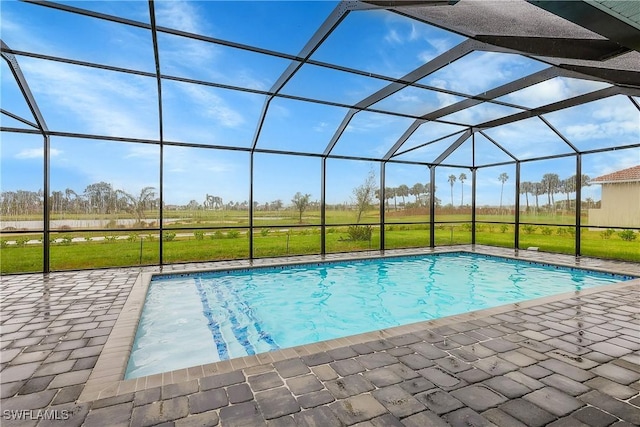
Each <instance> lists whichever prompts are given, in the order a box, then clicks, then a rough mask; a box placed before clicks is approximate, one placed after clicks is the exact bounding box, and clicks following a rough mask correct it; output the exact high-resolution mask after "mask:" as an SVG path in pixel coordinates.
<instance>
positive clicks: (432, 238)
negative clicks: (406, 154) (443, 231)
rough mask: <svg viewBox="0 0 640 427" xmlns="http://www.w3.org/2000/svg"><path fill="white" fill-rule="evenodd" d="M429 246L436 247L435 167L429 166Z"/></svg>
mask: <svg viewBox="0 0 640 427" xmlns="http://www.w3.org/2000/svg"><path fill="white" fill-rule="evenodd" d="M429 246H431V247H432V248H435V247H436V165H431V166H429Z"/></svg>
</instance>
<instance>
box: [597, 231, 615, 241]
mask: <svg viewBox="0 0 640 427" xmlns="http://www.w3.org/2000/svg"><path fill="white" fill-rule="evenodd" d="M615 232H616V231H615V230H613V229H611V228H608V229H606V230H603V231H601V232H600V237H602V238H603V239H605V240H609V239H610V238H611V236H613V234H614V233H615Z"/></svg>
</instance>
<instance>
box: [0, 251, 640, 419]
mask: <svg viewBox="0 0 640 427" xmlns="http://www.w3.org/2000/svg"><path fill="white" fill-rule="evenodd" d="M455 249H465V250H477V251H479V252H482V253H491V254H497V255H506V256H512V257H513V256H514V251H513V250H506V249H498V248H486V247H483V248H480V247H477V248H475V249H473V248H471V247H470V246H464V247H456V248H455ZM415 252H416V251H413V252H412V253H415ZM422 252H423V253H424V252H429V250H424V251H422ZM389 253H392V252H391V251H387V254H389ZM393 253H394V254H397V253H403V251H393ZM515 255H516V256H518V257H520V258H526V259H533V260H539V261H543V262H555V263H562V264H565V265H576V263H578V264H579V265H581V266H584V267H591V268H604V269H610V270H612V271H617V272H621V273H627V274H636V275H637V274H640V267H639V266H638V264H632V263H621V262H610V261H603V260H596V259H585V258H582V259H580V260H579V262H577V261H576V260H575V258H573V257H569V256H560V255H550V254H542V253H537V252H529V251H520V253H518V254H515ZM319 258H320V257H305V258H303V259H305V260H307V259H308V260H313V261H316V260H318V259H319ZM327 258H332V257H327ZM296 260H300V258H297V259H296ZM282 261H283V260H282V259H280V260H275V262H282ZM270 262H274V261H273V260H261V261H256V262H254V265H255V264H268V263H270ZM248 264H249V263H248V262H245V261H234V262H231V263H208V264H199V265H196V264H193V265H188V266H171V267H164V268H163V271H167V270H181V269H185V268H193V267H204V268H211V267H219V266H221V265H222V266H229V265H234V266H238V265H240V266H241V265H248ZM141 271H144V272H153V271H160V269H159V268H157V267H149V268H144V269H134V268H128V269H109V270H93V271H82V272H65V273H53V274H50V275H48V276H43V275H42V274H39V275H38V274H27V275H15V276H4V277H2V286H1V288H0V291H1V298H2V307H1V314H2V318H1V319H0V322H1V345H0V348H1V353H0V382H1V397H2V411H1V412H2V413H1V414H0V415H1V416H2V418H1V424H2V426H14V425H16V426H49V425H54V426H80V425H84V426H149V425H163V426H164V425H166V426H172V425H175V426H215V425H222V426H323V427H324V426H343V425H357V426H360V427H365V426H367V427H368V426H416V427H418V426H419V427H424V426H446V425H452V426H491V425H497V426H509V427H511V426H513V427H515V426H543V425H550V426H556V427H559V426H609V425H614V426H616V427H623V426H633V425H640V314H639V313H640V280H634V281H631V282H624V283H621V284H615V285H610V286H606V287H600V288H594V289H588V290H583V291H579V292H576V293H574V294H571V295H567V294H564V295H562V296H559V297H558V296H557V297H549V298H544V299H540V300H535V301H530V302H526V303H521V304H511V305H509V306H505V307H501V308H499V309H490V310H484V311H480V312H474V313H472V314H470V315H465V316H455V317H453V318H445V319H440V320H436V321H432V322H424V323H420V324H418V325H412V326H411V327H409V328H405V329H402V328H395V329H390V330H385V331H380V332H379V333H378V338H377V339H374V340H370V341H366V342H361V341H362V340H357V339H349V338H347V339H343V340H341V341H339V342H338V344H340V345H337V344H336V342H333V344H332V345H323V344H322V343H321V344H316V345H312V346H304V347H300V348H296V349H295V350H291V351H292V353H283V354H289V355H291V357H282V356H281V357H278V358H275V357H269V356H261V357H260V358H255V359H252V360H253V361H254V363H247V362H246V361H237V360H236V361H233V360H232V361H231V362H226V364H221V365H218V367H215V370H217V373H215V372H214V368H212V367H210V368H211V369H207V367H206V366H205V367H196V368H192V369H185V370H184V372H182V373H181V374H180V375H178V371H176V372H175V373H172V374H169V375H166V374H165V375H162V374H160V375H154V376H150V377H146V378H143V379H138V380H134V381H131V380H130V381H117V382H114V383H111V382H109V383H108V384H115V385H114V386H108V387H104V388H103V389H96V390H98V391H93V389H94V388H95V387H96V386H95V384H100V381H101V378H104V381H105V384H107V382H108V381H107V379H109V381H111V380H112V379H113V378H115V377H118V375H121V374H120V372H121V368H117V366H121V365H123V363H126V360H124V361H123V360H115V361H113V363H114V365H113V366H114V368H113V369H112V372H109V371H110V369H111V368H109V366H107V369H106V370H104V369H102V368H100V369H98V368H95V367H96V363H97V362H98V360H100V361H101V362H103V361H107V362H111V361H112V360H111V358H110V355H111V354H117V355H118V356H117V357H120V356H119V355H120V354H121V353H118V352H115V353H111V348H112V347H113V346H114V345H115V346H116V347H118V348H119V347H126V346H130V344H131V343H130V342H128V343H127V342H124V343H123V344H121V345H120V344H119V342H118V340H119V339H120V338H119V337H114V336H113V334H112V332H113V328H114V325H115V324H116V321H117V320H118V318H119V316H120V315H121V314H123V312H122V311H123V307H125V302H126V301H127V298H128V297H129V294H130V293H131V289H132V287H133V286H134V283H136V280H138V277H139V275H140V273H141ZM110 335H112V336H111V337H110ZM108 340H109V342H110V344H113V345H110V346H107V347H105V343H107V341H108ZM125 341H126V340H125ZM114 343H115V344H114ZM114 357H116V356H114ZM117 357H116V358H117ZM276 359H278V360H276ZM263 362H264V363H263ZM94 368H95V369H94ZM90 378H91V380H90ZM121 379H122V378H116V380H121ZM88 381H89V382H91V383H92V384H93V385H91V386H89V385H87V384H88ZM85 388H90V390H85ZM105 396H108V397H105ZM49 418H58V419H57V420H56V419H49Z"/></svg>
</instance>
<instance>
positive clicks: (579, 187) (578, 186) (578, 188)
mask: <svg viewBox="0 0 640 427" xmlns="http://www.w3.org/2000/svg"><path fill="white" fill-rule="evenodd" d="M581 213H582V155H581V154H580V153H578V154H577V155H576V247H575V252H576V256H580V254H581V253H582V248H581V247H580V240H581V239H580V237H581V232H580V231H581V225H582V215H581Z"/></svg>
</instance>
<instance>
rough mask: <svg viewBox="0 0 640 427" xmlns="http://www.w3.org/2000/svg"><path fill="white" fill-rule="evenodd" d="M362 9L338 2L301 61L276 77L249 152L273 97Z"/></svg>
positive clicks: (356, 5) (254, 143)
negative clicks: (344, 20)
mask: <svg viewBox="0 0 640 427" xmlns="http://www.w3.org/2000/svg"><path fill="white" fill-rule="evenodd" d="M363 7H364V6H363V5H362V4H361V3H359V2H340V3H339V4H338V5H337V6H336V8H335V9H333V11H332V12H331V14H330V15H329V16H328V17H327V19H326V20H325V21H324V22H323V23H322V25H320V28H318V30H317V31H316V32H315V33H314V34H313V36H312V37H311V39H310V40H309V41H308V42H307V44H306V45H305V46H304V47H303V48H302V50H301V51H300V53H299V54H298V57H299V58H302V59H301V60H293V61H291V63H290V64H289V66H288V67H287V69H286V70H284V72H283V73H282V74H281V75H280V77H278V80H276V82H275V83H274V84H273V86H272V87H271V90H270V91H269V92H271V94H272V95H270V96H269V97H268V98H267V99H266V101H265V103H264V106H263V107H262V112H261V113H260V118H259V120H258V126H257V128H256V131H255V134H254V136H253V142H252V143H251V150H255V149H256V147H257V145H258V140H259V139H260V133H261V131H262V126H263V125H264V120H265V118H266V116H267V111H268V110H269V104H271V101H272V100H273V98H274V96H275V95H277V94H278V93H279V92H280V91H281V90H282V88H283V87H284V86H285V85H286V84H287V82H288V81H289V80H291V78H292V77H293V76H294V75H295V74H296V73H297V72H298V70H299V69H300V68H301V67H302V66H303V65H304V64H305V63H306V62H307V61H308V60H309V59H310V58H311V55H313V52H315V51H316V49H318V47H320V45H321V44H322V43H323V42H324V41H325V40H326V38H327V37H329V35H330V34H331V33H332V32H333V30H334V29H336V27H337V26H338V25H339V24H340V22H342V20H343V19H344V18H345V17H346V16H347V14H348V13H349V12H351V11H352V10H358V9H361V8H363Z"/></svg>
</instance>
